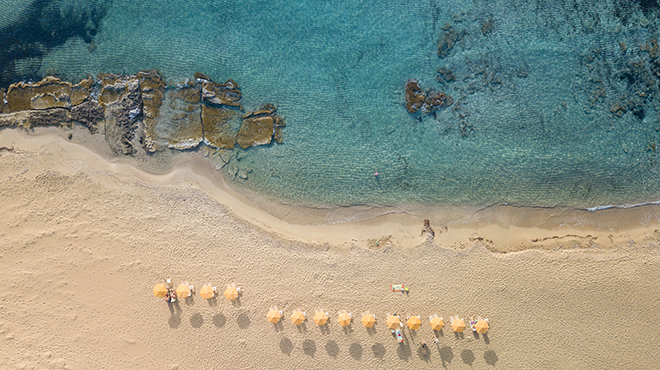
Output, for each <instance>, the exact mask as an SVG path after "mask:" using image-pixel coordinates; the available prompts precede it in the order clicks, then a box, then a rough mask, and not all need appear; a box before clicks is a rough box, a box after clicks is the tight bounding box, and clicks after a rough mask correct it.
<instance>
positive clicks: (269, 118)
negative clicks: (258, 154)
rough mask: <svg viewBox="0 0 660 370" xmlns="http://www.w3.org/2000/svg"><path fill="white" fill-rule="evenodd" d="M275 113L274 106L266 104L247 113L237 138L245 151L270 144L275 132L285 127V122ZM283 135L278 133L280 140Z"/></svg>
mask: <svg viewBox="0 0 660 370" xmlns="http://www.w3.org/2000/svg"><path fill="white" fill-rule="evenodd" d="M275 111H276V109H275V107H274V106H273V105H271V104H266V105H264V106H263V107H261V108H260V109H258V110H256V111H254V112H249V113H246V114H245V115H244V116H243V123H242V124H241V129H240V130H239V131H238V135H237V136H236V142H237V143H238V145H240V146H241V148H243V149H245V148H249V147H251V146H256V145H267V144H270V143H271V141H272V139H273V135H274V134H275V131H277V130H278V129H280V128H282V127H284V126H285V124H284V121H283V120H282V119H281V118H279V117H278V116H277V115H276V114H275ZM281 135H282V134H281V132H280V133H278V138H279V139H280V140H281Z"/></svg>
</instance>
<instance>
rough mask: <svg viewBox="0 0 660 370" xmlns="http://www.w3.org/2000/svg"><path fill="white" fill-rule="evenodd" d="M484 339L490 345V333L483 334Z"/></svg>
mask: <svg viewBox="0 0 660 370" xmlns="http://www.w3.org/2000/svg"><path fill="white" fill-rule="evenodd" d="M481 336H482V337H484V343H486V344H490V339H488V333H483V334H481Z"/></svg>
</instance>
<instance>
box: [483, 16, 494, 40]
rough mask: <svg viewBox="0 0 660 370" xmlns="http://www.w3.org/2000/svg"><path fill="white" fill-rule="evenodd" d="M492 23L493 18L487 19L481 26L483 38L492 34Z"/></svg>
mask: <svg viewBox="0 0 660 370" xmlns="http://www.w3.org/2000/svg"><path fill="white" fill-rule="evenodd" d="M493 23H494V22H493V18H488V20H487V21H486V22H484V24H483V25H482V26H481V33H483V34H484V36H488V35H489V34H490V33H492V32H493V25H494V24H493Z"/></svg>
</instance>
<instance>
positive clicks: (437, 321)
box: [431, 316, 445, 330]
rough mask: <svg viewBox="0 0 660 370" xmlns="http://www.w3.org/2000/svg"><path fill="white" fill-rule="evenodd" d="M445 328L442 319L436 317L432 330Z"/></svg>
mask: <svg viewBox="0 0 660 370" xmlns="http://www.w3.org/2000/svg"><path fill="white" fill-rule="evenodd" d="M444 326H445V322H444V321H442V319H441V318H439V317H437V316H436V317H434V318H432V319H431V329H433V330H442V328H443V327H444Z"/></svg>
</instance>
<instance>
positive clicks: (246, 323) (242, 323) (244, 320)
mask: <svg viewBox="0 0 660 370" xmlns="http://www.w3.org/2000/svg"><path fill="white" fill-rule="evenodd" d="M236 323H237V324H238V327H239V328H240V329H247V328H249V327H250V316H248V315H247V314H246V313H245V312H241V313H240V314H239V315H238V317H237V318H236Z"/></svg>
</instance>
